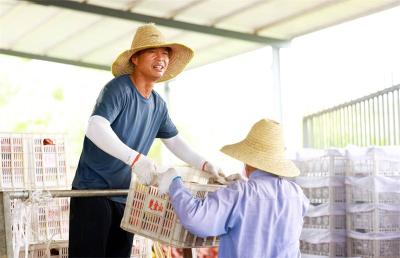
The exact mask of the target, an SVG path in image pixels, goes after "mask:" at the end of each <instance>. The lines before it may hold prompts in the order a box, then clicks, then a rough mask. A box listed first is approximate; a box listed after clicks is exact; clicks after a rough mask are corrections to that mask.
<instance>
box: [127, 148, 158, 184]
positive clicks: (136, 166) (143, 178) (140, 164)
mask: <svg viewBox="0 0 400 258" xmlns="http://www.w3.org/2000/svg"><path fill="white" fill-rule="evenodd" d="M138 156H139V157H137V158H136V159H137V160H136V161H134V162H133V164H132V172H133V173H135V174H136V176H137V177H138V180H139V183H141V184H144V185H149V184H150V183H151V182H152V180H153V178H154V177H156V176H157V174H158V173H157V170H158V169H157V164H156V163H154V162H153V161H152V160H151V159H149V158H147V157H146V156H145V155H142V154H139V155H138Z"/></svg>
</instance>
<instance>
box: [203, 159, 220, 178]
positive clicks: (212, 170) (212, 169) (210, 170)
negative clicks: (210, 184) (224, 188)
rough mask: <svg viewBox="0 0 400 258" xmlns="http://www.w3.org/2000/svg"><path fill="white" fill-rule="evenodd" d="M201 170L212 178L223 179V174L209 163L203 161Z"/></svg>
mask: <svg viewBox="0 0 400 258" xmlns="http://www.w3.org/2000/svg"><path fill="white" fill-rule="evenodd" d="M201 170H203V171H205V172H208V173H210V174H212V175H213V176H214V177H225V173H224V172H223V171H222V169H221V168H219V167H218V166H216V165H214V164H212V163H211V162H208V161H205V162H204V163H203V167H202V168H201Z"/></svg>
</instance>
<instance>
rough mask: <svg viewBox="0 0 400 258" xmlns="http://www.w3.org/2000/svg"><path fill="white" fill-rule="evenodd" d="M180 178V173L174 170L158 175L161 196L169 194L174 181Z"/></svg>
mask: <svg viewBox="0 0 400 258" xmlns="http://www.w3.org/2000/svg"><path fill="white" fill-rule="evenodd" d="M176 177H178V173H177V171H176V170H175V169H174V168H170V169H168V170H167V171H166V172H164V173H161V174H158V176H157V182H158V192H159V194H164V193H167V192H168V190H169V186H170V185H171V183H172V181H173V180H174V179H175V178H176Z"/></svg>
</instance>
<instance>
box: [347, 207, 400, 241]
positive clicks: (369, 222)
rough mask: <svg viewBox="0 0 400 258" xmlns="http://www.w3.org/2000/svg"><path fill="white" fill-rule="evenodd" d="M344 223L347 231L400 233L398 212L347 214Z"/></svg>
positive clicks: (377, 211) (370, 211) (373, 211)
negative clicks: (345, 222)
mask: <svg viewBox="0 0 400 258" xmlns="http://www.w3.org/2000/svg"><path fill="white" fill-rule="evenodd" d="M346 221H347V230H351V231H356V232H360V233H370V232H371V233H389V232H400V211H391V210H382V209H372V210H367V211H358V212H354V213H351V212H347V218H346ZM399 248H400V247H399Z"/></svg>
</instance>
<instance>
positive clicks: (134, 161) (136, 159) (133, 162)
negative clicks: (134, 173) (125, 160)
mask: <svg viewBox="0 0 400 258" xmlns="http://www.w3.org/2000/svg"><path fill="white" fill-rule="evenodd" d="M139 158H140V153H139V154H138V155H136V157H135V159H134V160H133V161H132V164H131V168H133V166H134V165H135V163H136V162H137V161H138V160H139Z"/></svg>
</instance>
